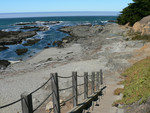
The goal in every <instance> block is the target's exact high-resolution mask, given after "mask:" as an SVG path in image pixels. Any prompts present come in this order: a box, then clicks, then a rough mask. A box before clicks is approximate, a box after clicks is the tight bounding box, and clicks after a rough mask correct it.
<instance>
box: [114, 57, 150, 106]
mask: <svg viewBox="0 0 150 113" xmlns="http://www.w3.org/2000/svg"><path fill="white" fill-rule="evenodd" d="M149 75H150V57H147V58H146V59H144V60H141V61H139V62H137V63H135V64H134V65H133V66H131V67H130V68H128V69H127V70H125V71H124V72H123V73H122V76H123V77H124V81H122V82H121V84H123V85H124V89H121V90H119V89H116V90H115V93H116V92H117V93H116V94H118V92H119V91H120V92H119V93H122V94H123V98H122V100H118V101H116V102H115V103H114V105H117V104H124V105H131V104H133V103H135V102H137V101H138V102H139V103H140V104H142V103H144V102H146V100H147V99H148V97H149V96H150V90H149V89H150V76H149Z"/></svg>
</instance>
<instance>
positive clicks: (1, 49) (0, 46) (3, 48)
mask: <svg viewBox="0 0 150 113" xmlns="http://www.w3.org/2000/svg"><path fill="white" fill-rule="evenodd" d="M5 49H8V47H6V46H3V45H0V51H3V50H5Z"/></svg>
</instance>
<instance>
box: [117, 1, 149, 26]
mask: <svg viewBox="0 0 150 113" xmlns="http://www.w3.org/2000/svg"><path fill="white" fill-rule="evenodd" d="M148 15H150V1H149V0H133V3H130V4H129V6H128V7H126V8H124V9H123V11H122V12H121V14H120V15H119V16H118V18H117V22H118V24H121V25H125V24H127V23H130V25H131V26H132V25H133V24H134V23H135V22H137V21H139V20H141V19H142V18H143V17H145V16H148Z"/></svg>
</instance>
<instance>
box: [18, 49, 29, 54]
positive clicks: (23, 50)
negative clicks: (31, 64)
mask: <svg viewBox="0 0 150 113" xmlns="http://www.w3.org/2000/svg"><path fill="white" fill-rule="evenodd" d="M27 51H28V49H27V48H23V49H17V50H16V53H17V54H18V55H22V54H24V53H26V52H27Z"/></svg>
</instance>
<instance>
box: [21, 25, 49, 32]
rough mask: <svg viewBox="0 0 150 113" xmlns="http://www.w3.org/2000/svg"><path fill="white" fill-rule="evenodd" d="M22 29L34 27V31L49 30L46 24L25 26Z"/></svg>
mask: <svg viewBox="0 0 150 113" xmlns="http://www.w3.org/2000/svg"><path fill="white" fill-rule="evenodd" d="M20 29H25V30H26V29H33V31H47V30H48V27H46V26H24V27H22V28H20Z"/></svg>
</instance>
